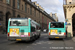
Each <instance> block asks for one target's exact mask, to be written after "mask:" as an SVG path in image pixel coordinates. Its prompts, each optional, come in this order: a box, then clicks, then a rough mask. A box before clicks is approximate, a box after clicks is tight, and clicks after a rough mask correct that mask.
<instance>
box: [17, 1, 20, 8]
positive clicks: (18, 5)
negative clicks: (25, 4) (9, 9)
mask: <svg viewBox="0 0 75 50" xmlns="http://www.w3.org/2000/svg"><path fill="white" fill-rule="evenodd" d="M17 8H18V9H20V0H17Z"/></svg>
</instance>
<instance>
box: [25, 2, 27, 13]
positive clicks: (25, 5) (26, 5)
mask: <svg viewBox="0 0 75 50" xmlns="http://www.w3.org/2000/svg"><path fill="white" fill-rule="evenodd" d="M25 12H27V4H26V3H25Z"/></svg>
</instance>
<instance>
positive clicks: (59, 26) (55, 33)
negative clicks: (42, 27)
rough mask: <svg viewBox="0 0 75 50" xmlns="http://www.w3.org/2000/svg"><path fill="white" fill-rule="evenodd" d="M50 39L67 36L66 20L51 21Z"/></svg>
mask: <svg viewBox="0 0 75 50" xmlns="http://www.w3.org/2000/svg"><path fill="white" fill-rule="evenodd" d="M48 37H49V39H51V38H65V37H66V27H65V22H49V32H48Z"/></svg>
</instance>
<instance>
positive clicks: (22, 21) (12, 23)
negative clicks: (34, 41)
mask: <svg viewBox="0 0 75 50" xmlns="http://www.w3.org/2000/svg"><path fill="white" fill-rule="evenodd" d="M10 26H28V19H12V20H10Z"/></svg>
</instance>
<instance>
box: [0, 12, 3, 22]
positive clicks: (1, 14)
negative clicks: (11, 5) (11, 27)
mask: <svg viewBox="0 0 75 50" xmlns="http://www.w3.org/2000/svg"><path fill="white" fill-rule="evenodd" d="M2 20H3V13H2V12H0V21H2Z"/></svg>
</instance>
